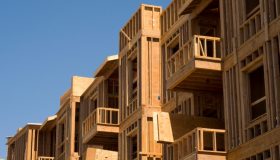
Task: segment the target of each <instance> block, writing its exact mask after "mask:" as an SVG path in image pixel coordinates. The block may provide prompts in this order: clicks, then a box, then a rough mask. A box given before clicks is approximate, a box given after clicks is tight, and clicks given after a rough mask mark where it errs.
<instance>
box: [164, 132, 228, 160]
mask: <svg viewBox="0 0 280 160" xmlns="http://www.w3.org/2000/svg"><path fill="white" fill-rule="evenodd" d="M224 134H225V130H221V129H208V128H196V129H194V130H192V131H190V132H188V133H187V134H185V135H184V136H182V137H181V138H179V139H177V140H175V141H174V143H172V144H170V145H169V146H168V147H171V148H174V149H172V150H171V152H174V153H173V154H172V153H168V154H169V155H173V156H174V159H186V158H187V157H190V156H192V155H194V154H195V153H198V152H209V153H218V154H219V153H220V154H224V153H226V151H225V139H224ZM169 151H170V150H169Z"/></svg>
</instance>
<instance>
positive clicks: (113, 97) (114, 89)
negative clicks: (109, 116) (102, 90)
mask: <svg viewBox="0 0 280 160" xmlns="http://www.w3.org/2000/svg"><path fill="white" fill-rule="evenodd" d="M118 74H119V73H118V70H117V69H116V70H115V71H114V72H113V73H112V74H111V75H110V77H109V78H108V80H107V84H108V91H107V92H108V107H110V108H119V107H118V106H119V105H118V103H119V101H118V99H119V96H118V95H119V81H118V77H119V76H118Z"/></svg>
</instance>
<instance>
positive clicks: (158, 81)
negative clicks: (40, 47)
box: [7, 0, 280, 160]
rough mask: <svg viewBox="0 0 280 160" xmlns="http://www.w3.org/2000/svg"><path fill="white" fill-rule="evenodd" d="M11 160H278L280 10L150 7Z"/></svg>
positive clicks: (254, 2) (179, 4)
mask: <svg viewBox="0 0 280 160" xmlns="http://www.w3.org/2000/svg"><path fill="white" fill-rule="evenodd" d="M93 77H94V78H85V77H77V76H74V77H73V78H72V82H71V87H70V89H69V90H68V91H67V92H65V94H64V95H63V96H62V97H61V99H60V108H59V110H58V112H57V113H56V115H55V116H52V117H49V118H47V119H46V121H45V122H44V123H43V124H42V125H39V124H38V125H37V124H28V125H27V126H26V127H24V128H23V129H21V130H19V131H18V132H17V134H16V135H15V136H13V137H10V138H8V140H7V145H8V160H21V159H22V160H23V159H27V160H79V159H80V160H90V159H112V160H117V159H119V160H205V159H207V160H212V159H213V160H225V159H228V160H279V159H280V128H279V126H280V0H172V1H171V3H170V4H169V5H168V7H167V8H166V9H162V8H161V7H159V6H154V5H147V4H142V5H141V6H140V8H139V9H138V10H137V11H136V12H135V13H134V14H133V15H132V17H131V18H130V19H129V20H128V22H127V23H126V24H125V25H124V27H123V28H121V30H120V32H119V53H118V55H114V56H109V57H107V58H106V60H105V61H104V62H103V63H102V64H101V65H100V67H99V68H98V69H97V71H96V72H95V74H94V76H93Z"/></svg>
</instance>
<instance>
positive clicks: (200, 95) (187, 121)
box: [154, 0, 226, 160]
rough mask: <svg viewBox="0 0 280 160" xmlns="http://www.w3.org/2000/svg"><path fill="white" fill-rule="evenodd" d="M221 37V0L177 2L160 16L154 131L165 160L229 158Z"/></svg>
mask: <svg viewBox="0 0 280 160" xmlns="http://www.w3.org/2000/svg"><path fill="white" fill-rule="evenodd" d="M220 36H221V27H220V9H219V0H173V1H172V2H171V4H170V5H169V6H168V7H167V8H166V9H165V10H164V11H163V12H162V14H161V56H162V59H161V64H162V84H163V85H162V91H163V92H162V96H161V97H162V99H161V100H162V103H163V106H162V112H161V113H155V114H154V119H155V120H156V121H155V125H154V126H155V132H156V136H155V139H156V140H157V141H158V142H160V143H163V144H164V145H163V146H164V147H163V158H164V159H166V160H183V159H184V160H205V159H207V160H208V159H209V160H210V159H213V160H214V159H215V160H224V159H226V150H225V141H224V139H225V138H224V137H225V130H224V113H223V90H222V67H221V66H222V64H221V45H220Z"/></svg>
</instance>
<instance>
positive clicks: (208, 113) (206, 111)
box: [202, 108, 218, 118]
mask: <svg viewBox="0 0 280 160" xmlns="http://www.w3.org/2000/svg"><path fill="white" fill-rule="evenodd" d="M202 116H203V117H209V118H218V110H217V109H216V108H203V111H202Z"/></svg>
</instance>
